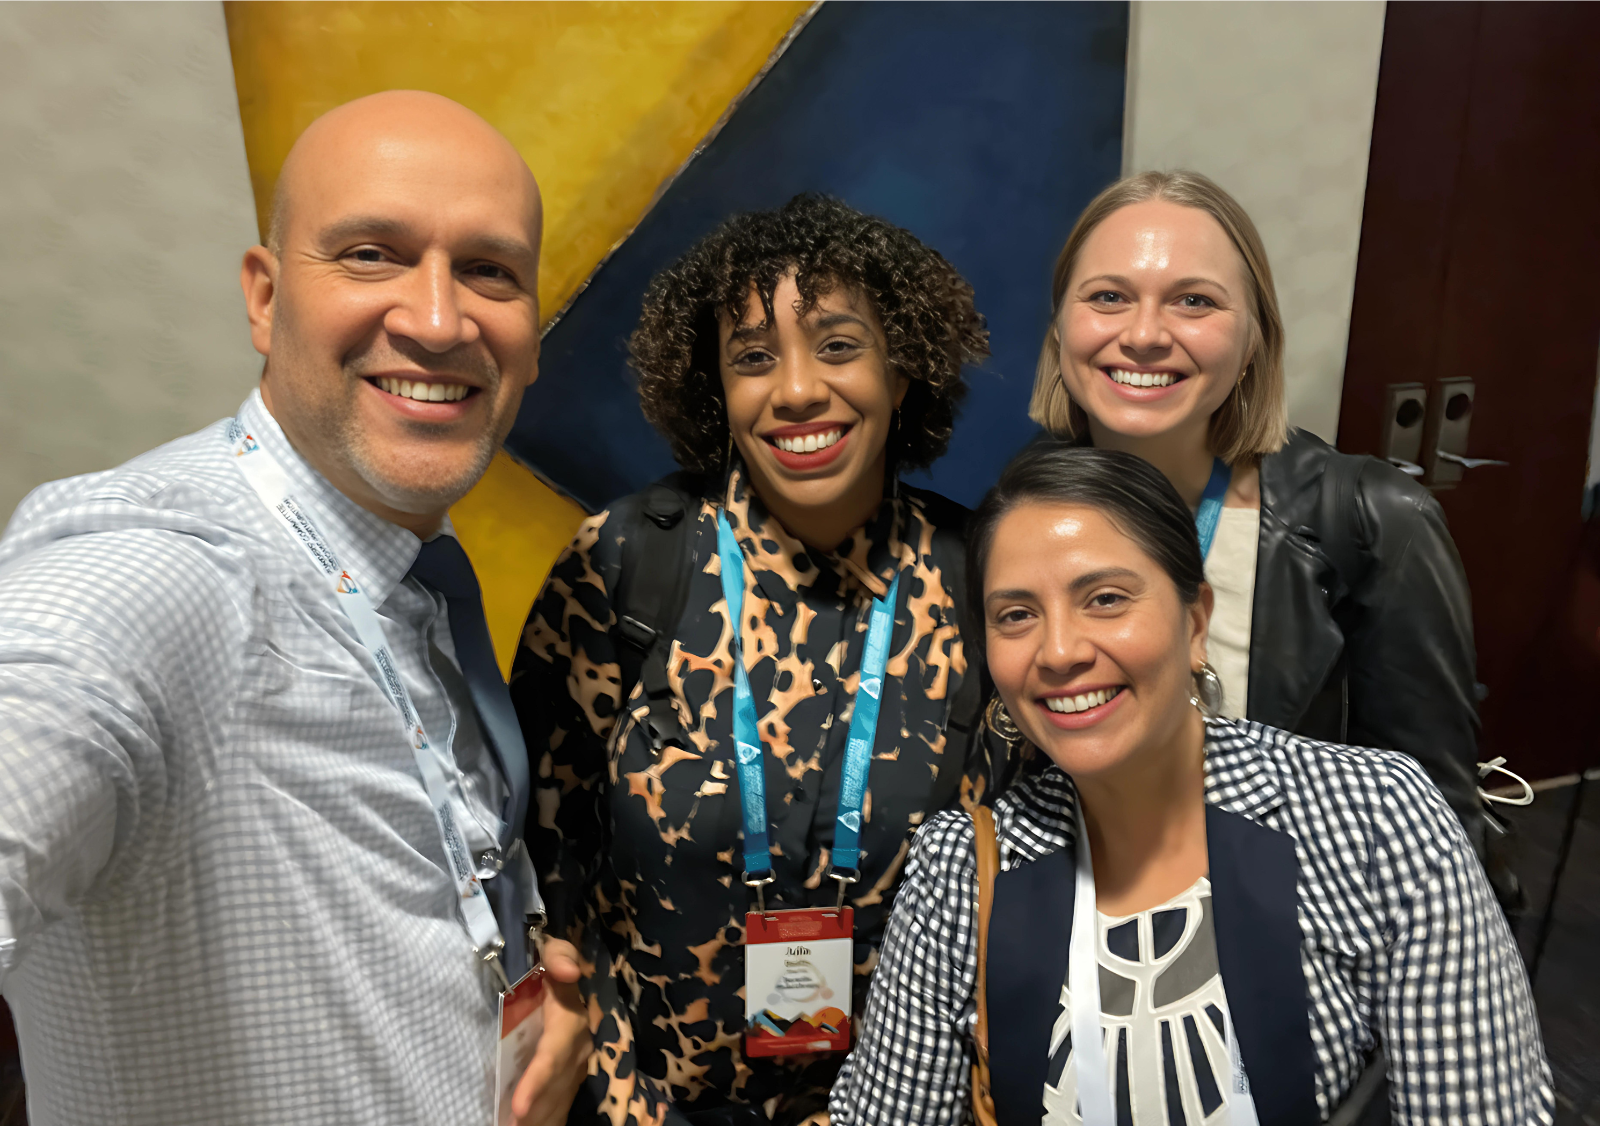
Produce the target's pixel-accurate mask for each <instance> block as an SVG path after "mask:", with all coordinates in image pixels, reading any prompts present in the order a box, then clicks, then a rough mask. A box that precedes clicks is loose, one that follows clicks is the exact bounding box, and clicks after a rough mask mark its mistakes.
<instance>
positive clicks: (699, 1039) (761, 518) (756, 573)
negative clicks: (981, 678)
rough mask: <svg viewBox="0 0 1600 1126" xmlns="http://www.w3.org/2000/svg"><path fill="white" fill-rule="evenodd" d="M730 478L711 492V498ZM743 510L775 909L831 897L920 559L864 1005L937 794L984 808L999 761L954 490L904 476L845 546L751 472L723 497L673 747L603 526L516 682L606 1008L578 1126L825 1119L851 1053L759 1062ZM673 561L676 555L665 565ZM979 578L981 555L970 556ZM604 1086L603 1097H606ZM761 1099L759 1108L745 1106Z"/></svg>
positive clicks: (548, 872)
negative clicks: (886, 606)
mask: <svg viewBox="0 0 1600 1126" xmlns="http://www.w3.org/2000/svg"><path fill="white" fill-rule="evenodd" d="M714 493H715V490H713V494H714ZM724 508H725V509H726V511H727V513H728V518H729V522H730V524H731V526H732V527H733V529H734V531H735V534H736V535H737V536H738V538H739V540H740V542H741V545H742V546H743V548H744V553H745V623H744V624H745V634H744V641H745V654H746V656H745V660H746V662H747V672H748V675H749V678H750V685H751V690H752V692H753V694H754V696H755V699H756V707H757V710H758V713H759V714H760V716H761V720H760V729H761V736H762V741H763V744H764V746H765V749H766V751H767V756H766V792H767V804H768V816H769V818H770V820H771V831H772V852H773V868H774V875H775V876H776V878H777V882H776V883H775V884H774V885H772V886H771V887H769V888H768V889H767V890H768V893H769V898H768V904H769V906H772V905H773V904H775V903H776V904H777V905H778V906H788V907H799V906H831V905H832V904H833V903H834V902H835V900H836V897H837V892H836V885H835V882H834V881H833V880H831V879H829V878H828V875H827V873H828V854H829V846H830V844H831V843H832V838H833V824H834V816H835V813H836V810H837V799H838V787H839V773H840V763H841V759H842V756H843V751H844V747H845V742H846V738H847V735H848V733H849V728H850V715H851V708H852V702H853V699H854V692H855V687H856V681H857V679H858V676H859V668H860V663H861V657H862V650H863V648H864V643H865V639H866V632H867V624H868V617H869V613H870V609H871V603H872V600H873V599H874V598H876V597H879V596H881V595H882V594H883V593H884V592H885V591H887V589H888V586H889V583H890V582H891V581H892V580H893V579H894V576H895V575H896V573H899V574H900V575H901V577H902V581H901V583H900V595H899V604H898V605H897V607H896V610H895V625H894V631H893V635H892V640H891V645H890V657H889V664H888V670H887V677H886V685H885V692H884V695H883V700H882V710H881V712H880V715H879V720H878V734H877V740H876V743H875V746H874V751H873V759H872V767H871V775H870V778H869V789H868V794H867V801H866V809H865V824H864V825H863V826H862V830H861V849H862V852H861V860H860V869H861V879H860V882H859V883H857V884H855V885H854V886H853V887H852V889H851V891H852V895H851V896H850V902H851V903H852V904H853V905H854V908H855V938H856V982H855V984H856V989H855V994H856V1002H855V1012H856V1014H857V1015H858V1016H859V1014H860V1013H862V1012H863V1011H864V1005H865V999H866V987H867V983H868V980H869V975H870V974H871V973H872V969H873V967H874V966H875V965H876V963H877V957H878V945H879V943H880V942H881V941H882V938H883V932H884V927H885V925H886V923H887V920H888V915H889V908H890V905H891V904H892V902H893V899H894V893H895V889H896V887H897V886H898V884H899V881H900V878H901V874H902V867H903V865H904V863H905V859H906V855H907V852H908V850H909V847H910V837H911V834H912V833H913V832H914V831H915V829H916V828H917V826H918V825H920V824H921V823H922V822H923V820H924V819H925V818H927V817H928V816H929V815H930V814H932V813H933V812H935V806H936V805H951V804H954V803H956V802H960V803H961V804H964V805H967V806H969V807H970V806H971V805H973V804H975V803H977V802H978V801H980V800H983V799H984V798H985V797H986V795H987V794H988V791H989V790H990V788H991V786H992V778H993V775H994V773H995V769H996V768H995V767H994V765H993V764H992V763H991V762H990V760H989V755H988V752H987V751H986V750H985V749H984V747H983V744H982V742H981V740H977V741H972V740H967V739H966V738H964V737H956V733H954V732H952V736H953V737H952V741H951V742H950V743H947V740H946V723H947V720H948V718H949V713H950V705H951V701H952V699H953V698H954V696H955V693H956V690H957V689H958V688H959V686H960V684H961V682H962V679H963V678H964V677H967V676H969V675H977V674H976V672H975V671H973V670H969V668H968V665H967V651H966V649H965V648H964V647H963V645H962V640H961V635H960V631H959V628H958V614H957V605H958V604H957V602H956V600H955V593H954V592H953V591H952V590H951V589H950V588H951V587H952V585H953V583H952V581H951V579H950V578H949V577H948V576H949V572H950V568H951V567H952V565H953V563H954V562H955V561H953V560H951V559H949V558H947V557H941V556H947V555H948V553H949V552H950V551H951V550H953V549H958V548H953V547H952V546H951V545H954V544H955V541H956V537H954V536H938V537H936V536H935V535H934V526H933V524H932V523H931V522H930V517H929V515H928V512H929V509H930V508H935V509H937V510H939V511H949V512H953V513H956V514H957V515H959V514H960V513H961V510H960V509H958V508H956V507H955V506H954V505H951V504H950V503H949V502H947V501H943V500H942V498H937V497H932V496H930V495H928V494H918V493H916V492H914V491H912V490H909V489H901V490H900V495H899V496H898V497H896V498H891V499H888V500H886V501H885V502H884V503H883V505H882V507H881V508H880V510H879V511H878V513H877V515H876V516H875V517H874V519H873V520H872V521H871V522H870V523H868V524H867V525H866V526H864V527H862V528H861V529H859V530H858V531H857V532H856V533H855V534H853V535H851V536H850V537H849V538H848V539H846V540H845V541H844V542H843V543H841V544H840V545H839V547H838V549H837V550H836V551H835V552H833V553H831V554H823V553H821V552H818V551H814V550H808V549H807V548H806V547H805V546H804V545H802V544H801V543H800V542H799V541H797V540H796V539H795V538H794V537H792V536H791V535H790V534H789V533H788V532H787V531H786V530H785V529H784V528H783V527H782V526H781V525H780V524H779V523H778V521H777V520H776V519H775V518H773V517H771V516H769V515H768V514H767V513H766V512H765V510H764V509H763V508H762V507H761V504H760V501H759V499H758V498H756V497H755V496H754V494H753V492H752V491H751V490H750V489H749V488H748V487H747V485H746V482H745V480H744V478H743V473H742V471H741V470H740V469H738V468H737V467H736V468H735V469H733V470H732V471H730V473H729V474H728V477H727V479H726V481H725V484H724V488H723V490H722V495H721V496H716V495H711V496H708V497H706V498H705V499H704V500H703V501H702V503H701V506H700V508H699V511H698V513H695V512H692V511H691V512H690V513H689V514H687V515H686V516H685V519H689V520H693V521H695V524H694V526H693V527H692V529H691V531H690V534H689V536H688V537H687V538H688V541H689V542H690V543H691V544H692V545H693V546H692V562H691V563H690V566H691V567H692V568H693V572H692V574H691V579H690V585H689V596H688V602H687V605H686V608H685V612H684V616H683V620H682V622H681V623H680V624H679V627H678V630H677V632H676V635H675V640H674V642H673V645H672V649H671V657H670V661H669V668H668V674H669V678H670V683H671V688H672V696H673V704H674V707H675V710H676V713H677V716H678V720H679V723H680V724H681V727H682V734H683V736H684V738H683V739H682V742H683V744H684V746H683V747H676V746H671V745H669V746H667V747H666V748H665V749H664V750H663V751H662V752H661V753H660V757H659V758H657V757H656V756H655V755H654V754H653V753H652V752H651V750H650V748H649V742H648V740H647V739H646V737H645V733H644V731H643V730H642V729H641V728H640V727H639V721H640V720H641V719H642V718H643V717H644V716H645V715H646V714H647V707H646V706H645V704H644V702H643V691H642V688H641V687H639V686H635V687H634V689H633V691H632V693H631V695H630V699H629V701H628V704H629V706H627V707H623V706H622V702H621V701H620V700H619V699H618V696H619V682H620V676H621V674H620V670H619V666H618V662H617V657H616V653H615V650H614V646H613V641H612V637H611V635H610V633H609V632H608V630H609V629H610V628H611V626H612V625H613V624H614V622H615V614H614V611H613V609H612V606H611V602H610V597H611V594H612V592H614V591H616V590H617V589H618V579H619V575H620V572H621V567H622V546H621V538H620V533H619V531H618V530H617V528H616V526H615V523H614V522H610V513H609V512H602V513H600V514H599V515H598V516H594V517H592V518H590V519H589V520H588V521H586V522H585V523H584V524H583V526H582V527H581V528H580V529H579V531H578V534H577V535H576V537H575V538H574V539H573V541H572V543H571V545H570V546H568V548H567V549H566V550H565V552H564V553H563V554H562V556H561V558H560V559H559V560H558V561H557V562H556V565H555V567H554V569H553V570H552V571H551V573H550V577H549V579H548V580H547V582H546V584H545V587H544V590H543V591H542V592H541V594H540V596H539V599H538V601H537V602H536V603H535V604H534V607H533V612H532V614H531V615H530V616H529V618H528V623H527V627H526V629H525V630H524V632H523V636H522V646H521V649H520V651H519V652H518V654H517V659H516V664H515V667H514V669H513V672H512V682H511V692H512V696H513V698H514V700H515V701H516V704H517V710H518V714H519V716H520V718H521V720H522V724H523V728H524V731H525V733H526V736H527V743H528V751H529V757H530V760H531V761H532V762H533V764H534V771H533V773H534V787H535V788H534V799H535V800H534V804H533V808H532V809H530V812H529V817H528V830H527V837H528V845H529V848H530V850H531V852H532V854H533V857H534V863H535V865H536V867H537V868H538V870H539V877H540V882H541V885H542V886H543V887H544V889H545V895H546V899H547V900H548V903H549V907H550V910H551V916H552V924H553V933H557V934H566V935H567V936H568V937H570V938H571V939H572V940H573V942H574V944H575V945H576V946H577V947H578V949H579V951H580V952H581V955H582V960H583V962H584V968H585V974H586V977H585V981H584V986H583V988H584V993H585V996H586V999H587V1001H588V1004H589V1006H590V1014H591V1021H592V1023H595V1024H596V1025H597V1026H598V1030H599V1031H598V1034H597V1039H596V1047H597V1053H596V1067H595V1069H594V1073H593V1074H592V1075H591V1078H590V1081H589V1084H588V1086H587V1092H586V1097H585V1096H580V1099H579V1105H578V1106H577V1107H575V1108H574V1113H573V1116H572V1121H573V1122H574V1123H579V1122H584V1121H589V1120H594V1119H589V1118H588V1117H586V1116H587V1115H592V1114H594V1113H595V1108H598V1119H597V1120H599V1121H610V1122H613V1123H617V1124H628V1123H647V1122H650V1123H655V1122H663V1121H670V1120H677V1121H682V1119H681V1118H679V1117H678V1116H679V1115H680V1114H682V1113H693V1112H695V1111H701V1110H705V1109H708V1108H714V1107H727V1108H729V1109H732V1108H733V1107H737V1106H748V1107H751V1108H752V1109H757V1110H758V1113H759V1117H760V1118H761V1119H763V1120H764V1119H769V1118H770V1119H771V1120H772V1121H775V1122H802V1121H808V1120H814V1121H825V1119H823V1118H820V1117H816V1116H819V1115H821V1114H822V1112H823V1111H824V1108H825V1106H826V1093H827V1089H828V1087H829V1086H830V1085H831V1083H832V1081H833V1077H834V1075H835V1073H836V1072H837V1070H838V1067H839V1064H840V1063H841V1062H842V1056H827V1057H816V1056H810V1057H798V1058H790V1059H787V1060H783V1059H776V1060H774V1059H750V1060H747V1059H746V1058H745V1056H744V1054H743V1052H742V1050H741V1034H742V1032H743V1028H744V961H743V951H742V949H741V944H742V942H743V939H744V916H745V912H746V911H747V910H753V909H754V897H753V896H752V894H751V893H750V892H749V891H748V889H747V888H746V887H745V885H744V884H743V882H742V880H741V876H742V873H743V860H742V853H741V846H740V842H741V837H742V828H741V826H742V821H741V816H740V808H739V787H738V783H737V779H736V777H735V772H734V760H733V752H732V747H733V742H732V730H731V725H732V719H731V715H732V701H733V676H732V665H731V658H730V645H729V642H730V637H731V633H730V627H729V623H728V620H727V606H726V602H725V601H724V599H723V595H722V586H721V579H720V560H719V558H718V554H717V513H718V510H719V509H724ZM671 562H672V561H670V560H663V565H670V564H671ZM955 573H956V574H959V573H960V572H959V570H956V571H955ZM586 1098H587V1099H588V1100H592V1102H593V1106H592V1107H586V1105H585V1103H586ZM746 1113H748V1112H746Z"/></svg>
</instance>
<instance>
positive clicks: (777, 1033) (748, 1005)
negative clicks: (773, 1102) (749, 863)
mask: <svg viewBox="0 0 1600 1126" xmlns="http://www.w3.org/2000/svg"><path fill="white" fill-rule="evenodd" d="M830 875H832V876H833V878H834V879H836V880H838V881H839V901H838V903H837V905H835V906H834V907H831V908H830V907H808V908H801V909H799V910H791V911H768V910H767V905H766V891H765V889H766V885H767V884H770V883H772V881H773V876H772V874H771V872H770V870H769V871H768V872H767V873H766V874H765V875H763V876H761V877H760V878H755V879H752V878H751V877H750V876H749V875H746V876H745V881H744V882H745V885H746V886H747V887H750V888H752V889H754V891H755V893H756V909H755V910H754V911H751V912H749V913H747V914H746V915H745V917H744V929H745V940H744V941H745V971H744V972H745V1006H744V1012H745V1031H744V1054H745V1055H746V1056H747V1057H752V1058H761V1057H770V1056H793V1055H801V1054H804V1053H809V1052H848V1051H849V1050H850V1037H851V1029H850V1014H851V999H852V990H851V986H852V984H853V982H854V977H855V940H854V939H853V937H852V935H853V933H854V926H855V912H854V910H853V909H852V908H849V907H846V906H845V905H844V897H845V889H846V888H848V887H849V885H850V884H853V883H855V882H856V880H857V879H858V878H859V876H858V875H857V874H856V873H853V872H852V873H849V874H845V873H840V872H832V873H830Z"/></svg>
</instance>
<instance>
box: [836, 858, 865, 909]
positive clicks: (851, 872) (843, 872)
mask: <svg viewBox="0 0 1600 1126" xmlns="http://www.w3.org/2000/svg"><path fill="white" fill-rule="evenodd" d="M828 875H830V876H832V877H833V878H834V879H836V880H838V881H839V902H837V903H835V904H834V905H833V909H834V910H835V911H843V910H844V893H845V891H846V890H848V889H849V887H850V885H851V884H854V883H859V882H860V880H861V869H859V868H829V869H828Z"/></svg>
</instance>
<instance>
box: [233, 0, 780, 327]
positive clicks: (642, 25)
mask: <svg viewBox="0 0 1600 1126" xmlns="http://www.w3.org/2000/svg"><path fill="white" fill-rule="evenodd" d="M809 6H810V3H809V0H775V2H750V0H738V2H731V3H729V2H709V0H686V2H681V3H660V2H643V0H635V2H629V0H595V2H588V3H584V2H577V0H560V2H548V3H462V2H447V0H415V2H405V3H397V2H392V0H389V2H374V0H329V2H318V3H307V2H300V0H297V2H261V0H230V2H229V3H227V4H225V5H224V8H225V11H226V13H227V20H228V42H229V44H230V47H231V49H232V52H233V68H234V80H235V83H236V84H237V86H238V90H239V109H240V115H241V117H242V120H243V123H244V140H245V150H246V153H247V155H248V156H249V160H250V176H251V181H252V183H253V185H254V188H255V198H256V211H257V214H258V216H259V218H260V221H261V224H262V229H263V230H264V229H265V226H266V216H267V211H268V205H269V202H270V200H271V198H272V186H273V184H275V183H276V182H277V177H278V170H279V168H281V167H282V165H283V159H284V157H285V156H286V155H287V154H288V152H289V148H290V146H291V145H293V144H294V141H295V138H297V137H298V136H299V135H300V133H301V131H302V130H303V129H305V127H306V126H307V125H309V124H310V123H311V122H312V121H313V120H315V119H316V118H317V117H318V116H319V115H321V114H322V113H324V112H326V111H327V110H329V109H332V108H333V107H334V106H336V105H339V104H341V103H343V102H347V101H349V100H351V99H352V98H358V97H361V96H362V95H364V94H371V93H375V92H377V91H379V90H392V89H420V90H431V91H434V92H435V93H439V94H444V95H445V96H446V97H450V98H454V99H455V100H456V101H458V102H461V103H462V104H463V105H465V106H468V107H469V108H471V109H473V110H475V111H477V112H478V113H480V114H482V115H483V116H484V117H485V118H486V119H487V120H488V121H490V122H491V123H493V124H494V125H495V126H496V127H497V128H498V129H500V131H501V132H503V133H504V134H505V135H506V136H507V137H509V138H510V139H511V141H512V143H513V144H515V145H516V146H517V148H518V150H519V151H520V152H521V153H522V155H523V157H524V158H525V159H526V160H527V162H528V165H529V167H531V168H532V169H533V171H534V174H535V175H536V176H537V177H538V179H539V184H540V186H541V188H543V190H544V201H545V243H544V260H543V263H542V268H541V271H540V278H539V297H540V307H541V309H542V310H543V311H544V315H545V317H546V318H547V319H548V318H549V317H551V316H553V315H554V314H555V313H556V312H557V311H558V310H560V308H561V307H562V306H563V305H564V304H565V303H566V301H567V299H568V298H570V297H571V296H572V295H573V294H574V293H575V292H577V290H578V288H579V287H580V286H581V285H582V284H583V282H584V279H586V278H587V277H588V276H589V274H590V273H591V272H592V271H593V270H594V268H595V266H596V265H598V264H599V262H600V261H601V260H602V259H603V258H604V257H605V255H606V254H607V253H608V252H609V251H610V250H611V248H612V247H614V246H615V245H616V244H617V243H618V242H619V241H621V240H622V239H623V238H624V237H625V236H626V235H627V233H628V232H629V231H630V230H632V229H633V227H634V225H635V224H636V223H637V222H638V221H639V219H640V217H641V216H642V215H643V214H644V212H645V210H646V209H647V208H648V207H649V205H650V202H651V201H652V199H653V198H654V196H655V194H656V192H657V190H658V189H659V188H660V186H661V185H662V184H663V183H664V182H666V180H667V179H668V178H670V177H671V175H672V174H673V173H674V172H676V171H677V169H678V168H679V167H681V166H682V164H683V163H684V161H685V160H687V159H688V157H689V156H690V154H691V153H692V152H693V151H694V148H695V146H696V145H698V144H699V143H700V142H701V141H702V140H703V139H704V138H705V137H706V135H707V133H708V132H709V131H710V130H711V129H712V127H713V126H714V125H715V124H716V123H717V121H718V119H719V118H720V117H721V116H722V115H723V113H724V111H726V110H727V109H728V107H729V105H730V104H731V103H732V101H733V99H734V98H736V97H737V96H738V95H739V93H740V92H741V91H742V90H744V88H745V87H746V85H748V84H749V82H750V80H751V79H752V78H754V77H755V76H756V75H757V74H758V73H759V72H760V71H761V68H762V67H763V66H764V65H765V64H766V62H767V60H768V58H769V57H770V56H771V54H772V51H773V50H774V48H776V47H777V45H778V44H779V43H780V42H781V41H782V40H783V37H784V36H785V35H786V34H787V33H788V32H789V30H790V28H791V27H793V25H794V22H795V20H796V19H798V18H799V17H800V16H801V15H803V14H804V13H805V11H806V9H807V8H808V7H809Z"/></svg>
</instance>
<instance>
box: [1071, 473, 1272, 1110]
mask: <svg viewBox="0 0 1600 1126" xmlns="http://www.w3.org/2000/svg"><path fill="white" fill-rule="evenodd" d="M1218 464H1221V463H1220V462H1219V463H1218ZM1075 813H1076V814H1077V819H1078V841H1077V850H1078V860H1077V864H1078V867H1077V873H1076V876H1075V877H1074V878H1075V887H1076V889H1077V890H1076V892H1075V893H1074V895H1073V903H1072V937H1071V940H1070V941H1071V945H1070V946H1068V948H1067V991H1068V992H1069V993H1070V994H1071V995H1072V1063H1073V1066H1074V1067H1076V1068H1077V1069H1078V1110H1079V1113H1080V1114H1081V1115H1082V1117H1083V1126H1117V1104H1116V1103H1115V1102H1114V1101H1113V1100H1112V1098H1111V1076H1110V1074H1109V1073H1108V1072H1107V1070H1106V1051H1105V1045H1104V1043H1103V1042H1102V1040H1101V1027H1100V959H1099V958H1098V956H1097V953H1098V947H1099V935H1098V933H1097V931H1098V930H1099V919H1098V917H1097V915H1096V914H1095V911H1096V908H1095V899H1094V861H1093V860H1092V859H1091V858H1090V856H1089V830H1088V828H1087V827H1085V825H1084V823H1083V799H1082V798H1081V797H1079V798H1078V799H1077V807H1076V810H1075ZM1220 1007H1221V1009H1222V1027H1223V1035H1224V1036H1226V1037H1227V1040H1228V1061H1229V1069H1228V1070H1229V1074H1228V1089H1227V1090H1226V1091H1225V1092H1223V1095H1224V1097H1225V1098H1226V1099H1227V1102H1228V1121H1229V1123H1231V1126H1259V1123H1258V1121H1257V1119H1256V1104H1255V1100H1254V1099H1253V1098H1251V1097H1250V1081H1249V1079H1247V1078H1246V1077H1245V1073H1244V1059H1243V1057H1242V1056H1241V1055H1240V1054H1239V1037H1238V1036H1237V1035H1236V1034H1235V1033H1234V1029H1233V1016H1232V1014H1231V1013H1229V1011H1228V1002H1227V999H1226V998H1225V997H1224V999H1223V1001H1222V1005H1221V1006H1220Z"/></svg>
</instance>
